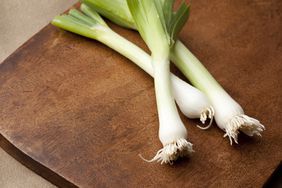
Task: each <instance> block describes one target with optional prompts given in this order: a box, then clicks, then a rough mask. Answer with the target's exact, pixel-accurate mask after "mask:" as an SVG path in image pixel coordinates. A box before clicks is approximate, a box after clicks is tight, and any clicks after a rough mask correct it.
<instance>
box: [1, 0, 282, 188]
mask: <svg viewBox="0 0 282 188" xmlns="http://www.w3.org/2000/svg"><path fill="white" fill-rule="evenodd" d="M281 11H282V3H281V1H279V0H272V1H266V0H260V1H259V0H257V1H219V0H214V1H204V0H198V1H193V6H192V12H191V18H190V20H189V23H188V24H187V25H186V26H185V28H184V31H183V32H182V34H181V39H182V41H183V42H184V43H185V44H186V45H187V46H188V47H189V48H190V49H191V51H193V52H194V53H195V55H196V56H197V57H198V58H199V59H200V60H201V61H202V62H203V63H204V64H205V66H206V67H207V68H208V69H209V70H210V72H211V73H212V74H213V75H214V76H215V78H216V79H217V80H218V81H219V82H220V83H221V84H222V86H223V87H224V88H225V89H226V90H227V91H228V92H229V93H230V94H231V95H232V96H233V97H234V98H235V99H236V100H237V101H238V102H239V103H240V104H241V105H242V106H243V107H244V109H245V112H246V113H247V114H249V115H251V116H254V117H257V118H258V119H260V120H261V122H262V123H263V124H264V125H265V126H266V131H265V132H264V134H263V137H262V139H260V138H249V137H246V136H244V135H243V134H240V136H239V143H240V144H239V145H234V146H230V145H229V141H228V140H227V139H225V138H222V135H223V132H222V131H221V130H220V129H218V128H216V126H215V125H214V126H213V127H212V128H211V129H209V130H207V131H201V130H199V129H198V128H197V127H196V126H195V125H196V124H197V123H199V122H198V121H196V120H187V119H186V118H184V117H183V116H182V118H183V121H184V123H185V125H186V127H187V129H188V131H189V139H190V141H191V142H193V144H194V149H195V150H196V152H195V153H194V154H193V155H192V156H191V157H190V158H189V159H182V160H179V161H178V162H176V163H175V165H174V166H169V165H160V164H148V163H146V162H144V161H142V160H141V159H140V158H139V157H138V154H140V153H141V154H142V155H143V156H145V157H151V156H153V155H154V154H155V152H156V151H157V150H158V149H159V148H160V147H161V144H160V142H159V140H158V136H157V134H158V123H157V122H158V120H157V112H156V103H155V100H154V88H153V82H152V79H151V78H150V77H149V76H148V75H146V74H145V73H144V72H143V71H141V70H140V69H139V68H137V67H136V66H135V65H133V64H132V63H131V62H130V61H128V60H127V59H125V58H124V57H122V56H120V55H119V54H118V53H116V52H114V51H113V50H111V49H109V48H107V47H106V46H103V45H102V44H100V43H98V42H96V41H93V40H89V39H86V38H83V37H80V36H77V35H74V34H71V33H69V32H65V31H62V30H60V29H57V28H55V27H54V26H51V25H48V26H46V27H45V28H44V29H43V30H41V31H40V32H39V33H38V34H36V35H35V36H34V37H32V38H31V39H30V40H29V41H28V42H27V43H25V44H24V45H23V46H22V47H21V48H19V49H18V50H17V51H16V52H14V53H13V54H12V55H11V56H10V57H9V58H7V59H6V60H5V62H4V63H3V64H2V65H1V66H0V105H1V110H0V118H1V121H0V133H1V135H2V136H1V137H0V139H1V142H0V143H1V146H2V147H3V148H4V149H5V150H7V151H9V152H10V153H11V154H13V155H14V156H15V157H16V158H17V159H18V160H20V161H21V162H22V163H24V164H26V165H27V166H29V167H30V168H32V169H35V171H36V169H39V170H37V172H38V173H40V172H41V173H40V174H41V175H42V176H44V177H45V178H47V179H48V180H49V181H52V182H53V183H55V184H57V185H60V186H61V187H71V186H79V187H157V186H164V187H207V186H209V187H261V186H262V185H263V183H264V182H265V181H266V179H267V178H268V177H269V176H270V175H271V173H272V172H273V170H274V169H275V167H276V166H277V165H278V164H279V162H280V161H281V159H282V150H281V143H282V136H281V131H282V129H281V122H282V119H281V117H282V116H281V113H282V110H281V109H282V99H281V93H282V87H281V80H282V75H281V71H282V64H281V62H282V36H281V28H282V22H281ZM111 26H112V27H113V29H114V30H116V31H117V32H119V33H120V34H122V35H123V36H126V37H127V38H128V39H130V40H131V41H133V42H135V43H137V44H138V45H140V46H141V47H143V48H145V45H144V43H143V42H142V40H141V39H140V37H139V36H138V34H137V33H136V32H134V31H129V30H125V29H122V28H119V27H117V26H115V25H111ZM177 73H179V72H177ZM180 76H181V75H180ZM19 153H20V154H19ZM19 155H22V156H23V157H17V156H19ZM24 158H25V159H24ZM26 158H28V160H26ZM44 172H45V173H44Z"/></svg>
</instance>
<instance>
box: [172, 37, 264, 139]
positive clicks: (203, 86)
mask: <svg viewBox="0 0 282 188" xmlns="http://www.w3.org/2000/svg"><path fill="white" fill-rule="evenodd" d="M171 59H172V60H173V62H174V63H175V64H176V66H177V67H178V68H179V69H180V70H181V71H182V72H183V74H184V75H185V76H186V77H187V78H189V80H190V81H191V82H192V83H193V84H194V85H195V86H196V87H197V88H199V89H200V90H201V91H203V92H204V93H205V94H206V95H207V97H208V98H209V100H210V101H211V103H212V106H213V108H214V111H215V121H216V123H217V125H218V127H219V128H221V129H222V130H224V131H225V134H224V137H227V136H228V138H229V140H230V144H232V140H234V142H235V143H238V134H239V132H240V131H241V132H243V133H245V134H246V135H248V136H254V135H257V136H261V132H262V131H263V130H264V129H265V127H264V126H263V125H262V124H261V123H260V122H259V121H258V120H256V119H254V118H251V117H249V116H247V115H245V114H244V111H243V109H242V107H241V106H240V105H239V104H238V103H237V102H236V101H235V100H234V99H232V98H231V96H230V95H228V94H227V93H226V91H225V90H224V89H223V88H222V87H221V86H220V85H219V83H218V82H217V81H216V80H215V79H214V78H213V77H212V75H211V74H210V73H209V72H208V71H207V70H206V68H205V67H204V66H203V65H202V64H201V62H200V61H199V60H198V59H197V58H196V57H195V56H194V55H193V54H192V53H191V52H190V51H189V50H188V49H187V48H186V47H185V46H184V45H183V44H182V43H181V42H180V41H177V42H176V44H175V48H174V50H173V53H172V54H171Z"/></svg>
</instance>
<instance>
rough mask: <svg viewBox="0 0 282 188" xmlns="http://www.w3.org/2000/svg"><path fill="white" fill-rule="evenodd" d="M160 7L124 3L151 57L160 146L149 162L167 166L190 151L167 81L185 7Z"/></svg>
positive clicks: (134, 0) (154, 1)
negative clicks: (170, 59)
mask: <svg viewBox="0 0 282 188" xmlns="http://www.w3.org/2000/svg"><path fill="white" fill-rule="evenodd" d="M166 2H167V3H164V4H162V3H161V1H158V0H149V1H148V0H127V4H128V7H129V10H130V13H131V15H132V17H133V20H134V22H135V23H136V26H137V30H138V31H139V33H140V35H141V37H142V38H143V40H144V41H145V43H146V44H147V46H148V47H149V49H150V50H151V53H152V62H151V63H152V65H153V67H154V85H155V93H156V100H157V109H158V117H159V138H160V141H161V142H162V144H163V148H162V149H160V150H159V151H158V152H157V154H156V156H155V157H154V158H153V159H152V160H150V161H160V162H161V163H171V162H173V161H174V160H176V159H177V158H178V157H179V156H186V155H188V154H189V152H190V151H191V150H192V144H191V143H189V142H188V141H187V140H186V139H187V130H186V128H185V126H184V124H183V123H182V121H181V119H180V116H179V114H178V112H177V108H176V105H175V102H174V98H173V94H172V89H171V79H170V71H169V67H170V61H169V56H170V49H171V48H172V46H173V45H174V39H175V37H176V36H177V35H178V33H179V31H180V30H181V28H182V27H183V25H184V24H185V22H186V20H187V19H188V15H189V7H187V6H186V5H185V4H184V3H183V4H182V6H181V7H180V8H179V9H178V11H177V12H173V10H172V6H173V0H171V1H170V0H167V1H166Z"/></svg>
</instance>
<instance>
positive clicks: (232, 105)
mask: <svg viewBox="0 0 282 188" xmlns="http://www.w3.org/2000/svg"><path fill="white" fill-rule="evenodd" d="M211 98H212V102H213V106H214V109H215V112H216V113H215V121H216V123H217V125H218V127H219V128H221V129H222V130H224V131H225V132H226V133H225V134H224V137H226V136H228V138H229V140H230V144H232V140H234V142H235V143H238V134H239V131H242V132H243V133H245V134H246V135H248V136H254V135H257V136H261V132H262V131H263V130H264V129H265V128H264V126H263V125H262V124H261V123H260V122H259V121H258V120H256V119H254V118H251V117H249V116H247V115H245V114H244V111H243V109H242V107H241V106H240V105H239V104H238V103H237V102H236V101H235V100H234V99H232V98H231V97H230V95H228V94H227V93H225V92H221V93H220V94H213V95H212V96H211Z"/></svg>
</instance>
